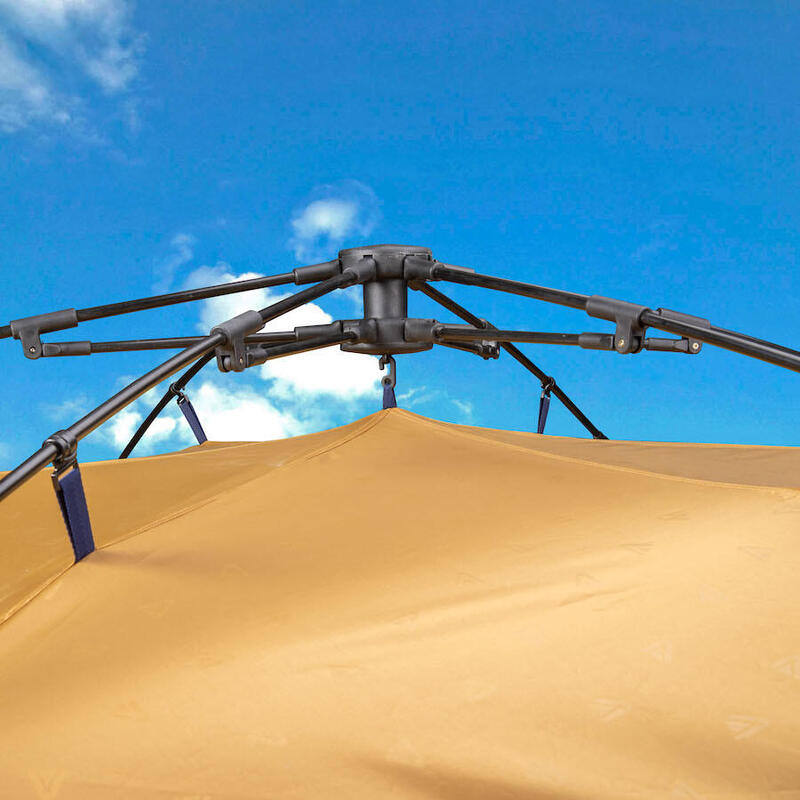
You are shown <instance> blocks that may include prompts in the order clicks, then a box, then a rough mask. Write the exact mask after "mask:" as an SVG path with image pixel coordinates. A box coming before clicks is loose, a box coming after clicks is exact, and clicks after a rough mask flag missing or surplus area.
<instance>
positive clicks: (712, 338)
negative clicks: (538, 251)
mask: <svg viewBox="0 0 800 800" xmlns="http://www.w3.org/2000/svg"><path fill="white" fill-rule="evenodd" d="M432 278H433V280H444V281H448V282H449V283H459V284H463V285H465V286H478V287H481V288H484V289H492V290H495V291H500V292H508V293H510V294H516V295H522V296H524V297H531V298H533V299H535V300H543V301H544V302H546V303H556V304H558V305H562V306H569V307H571V308H576V309H579V310H581V311H585V312H586V313H587V314H589V315H590V316H593V317H597V318H600V319H606V320H609V321H611V322H616V323H617V330H618V344H621V346H618V347H617V348H615V349H617V350H618V351H619V352H623V353H628V352H636V350H635V349H631V342H630V341H628V342H626V341H625V339H624V338H622V337H621V336H619V331H620V330H621V329H620V325H621V324H623V325H627V327H628V329H629V330H630V329H631V328H633V330H634V336H635V335H636V329H637V328H646V327H650V328H657V329H659V330H662V331H667V332H668V333H675V334H678V335H679V336H686V337H691V338H692V339H696V340H697V341H698V342H705V343H707V344H711V345H714V346H715V347H721V348H723V349H725V350H731V351H733V352H734V353H739V354H741V355H744V356H749V357H751V358H757V359H759V360H760V361H766V362H768V363H770V364H775V365H776V366H778V367H784V368H785V369H790V370H793V371H794V372H800V351H797V350H793V349H792V348H790V347H785V346H784V345H780V344H775V343H774V342H768V341H765V340H764V339H757V338H755V337H754V336H749V335H747V334H744V333H739V332H737V331H730V330H727V329H726V328H718V327H716V326H714V325H711V324H710V323H708V322H707V320H701V319H698V318H696V317H689V316H687V315H684V314H680V313H677V312H674V311H669V310H667V309H662V308H659V309H656V310H655V311H653V309H651V308H648V307H647V306H641V305H637V304H635V303H628V302H626V301H622V300H614V299H612V298H607V297H600V296H598V295H586V294H577V293H575V292H566V291H563V290H561V289H550V288H548V287H545V286H537V285H535V284H531V283H524V282H522V281H513V280H509V279H507V278H498V277H495V276H493V275H483V274H481V273H478V272H467V271H465V270H462V269H458V268H454V267H452V266H451V265H449V264H442V263H440V262H437V263H436V265H435V266H434V267H433V270H432ZM626 338H627V339H630V338H632V337H631V336H630V335H629V336H628V337H626ZM620 339H622V341H621V343H620V341H619V340H620Z"/></svg>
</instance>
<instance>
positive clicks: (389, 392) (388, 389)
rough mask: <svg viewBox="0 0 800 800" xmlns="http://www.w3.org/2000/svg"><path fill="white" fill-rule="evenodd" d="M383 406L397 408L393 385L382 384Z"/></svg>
mask: <svg viewBox="0 0 800 800" xmlns="http://www.w3.org/2000/svg"><path fill="white" fill-rule="evenodd" d="M383 407H384V408H397V400H396V399H395V396H394V386H389V385H387V384H385V383H384V384H383Z"/></svg>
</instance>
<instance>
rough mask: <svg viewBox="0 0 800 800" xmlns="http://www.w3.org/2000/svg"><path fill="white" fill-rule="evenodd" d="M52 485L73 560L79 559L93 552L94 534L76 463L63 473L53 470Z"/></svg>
mask: <svg viewBox="0 0 800 800" xmlns="http://www.w3.org/2000/svg"><path fill="white" fill-rule="evenodd" d="M53 487H54V488H55V490H56V497H57V498H58V505H59V508H60V509H61V516H63V517H64V524H65V525H66V526H67V533H68V534H69V540H70V542H71V543H72V551H73V552H74V553H75V561H76V562H77V561H80V560H81V559H82V558H85V557H86V556H88V555H89V553H92V552H94V536H93V535H92V523H91V522H90V521H89V508H88V506H87V505H86V495H85V494H84V491H83V481H82V480H81V471H80V469H79V468H78V464H77V463H75V465H74V466H73V467H72V469H70V470H69V471H68V472H65V473H63V474H58V473H57V472H54V473H53Z"/></svg>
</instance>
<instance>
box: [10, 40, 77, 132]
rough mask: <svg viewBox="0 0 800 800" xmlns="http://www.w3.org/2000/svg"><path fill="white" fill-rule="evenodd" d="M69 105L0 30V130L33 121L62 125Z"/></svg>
mask: <svg viewBox="0 0 800 800" xmlns="http://www.w3.org/2000/svg"><path fill="white" fill-rule="evenodd" d="M69 105H70V102H69V101H68V100H66V99H64V98H61V97H59V96H58V94H57V93H56V92H54V90H53V88H52V86H51V85H50V82H49V81H48V79H47V78H46V77H45V76H44V75H43V74H42V72H41V71H40V70H39V69H37V68H36V67H35V66H34V65H33V64H31V63H29V62H28V61H26V60H25V58H24V57H23V55H22V53H21V52H20V51H19V49H18V48H17V47H15V46H14V45H13V44H12V43H11V41H10V40H9V39H8V38H7V37H6V36H4V35H3V33H2V31H0V131H2V132H3V133H14V132H15V131H18V130H21V129H22V128H26V127H28V125H30V124H31V123H33V122H44V123H50V124H55V125H65V124H67V123H69V122H70V120H71V113H70V110H69Z"/></svg>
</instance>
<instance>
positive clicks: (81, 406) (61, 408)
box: [41, 393, 92, 424]
mask: <svg viewBox="0 0 800 800" xmlns="http://www.w3.org/2000/svg"><path fill="white" fill-rule="evenodd" d="M91 407H92V406H91V403H90V401H89V398H88V396H87V395H86V394H84V393H81V394H78V395H76V396H75V397H68V398H67V399H66V400H62V401H61V402H58V403H42V404H41V409H42V412H43V413H44V414H45V415H46V416H48V417H49V418H50V419H52V420H53V421H54V422H64V423H66V424H72V423H73V422H75V421H77V420H78V419H80V418H81V417H82V416H84V415H85V414H86V413H87V412H88V411H89V410H90V409H91Z"/></svg>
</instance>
